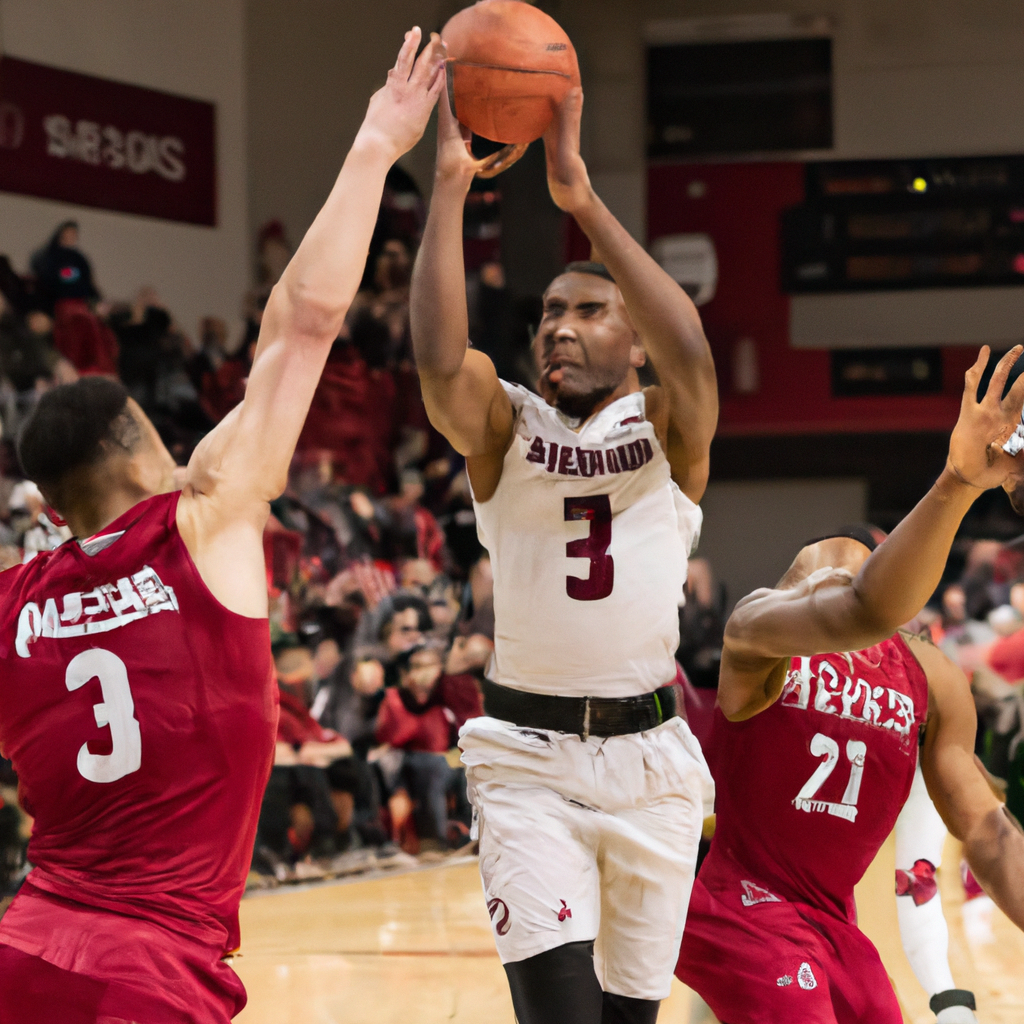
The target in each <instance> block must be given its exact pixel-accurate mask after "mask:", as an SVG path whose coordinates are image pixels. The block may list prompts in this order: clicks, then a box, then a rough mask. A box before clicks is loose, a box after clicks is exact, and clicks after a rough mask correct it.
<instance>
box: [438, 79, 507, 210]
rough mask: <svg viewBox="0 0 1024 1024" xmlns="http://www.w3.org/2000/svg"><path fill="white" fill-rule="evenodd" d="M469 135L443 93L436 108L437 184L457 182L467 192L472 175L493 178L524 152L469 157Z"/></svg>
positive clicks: (470, 140) (505, 149) (470, 153)
mask: <svg viewBox="0 0 1024 1024" xmlns="http://www.w3.org/2000/svg"><path fill="white" fill-rule="evenodd" d="M472 141H473V133H472V132H471V131H470V130H469V129H468V128H467V127H466V126H465V125H463V124H460V123H459V122H458V120H457V119H456V117H455V115H454V114H453V113H452V109H451V106H450V105H449V103H448V93H447V91H445V92H444V95H443V96H442V98H441V102H440V103H438V105H437V164H436V167H435V170H434V173H435V175H436V177H437V180H438V181H439V182H442V183H444V182H458V183H461V184H462V185H463V186H465V188H466V189H467V190H468V189H469V185H470V182H471V181H472V180H473V178H474V176H475V175H479V176H480V177H481V178H493V177H494V176H495V175H496V174H500V173H501V172H502V171H504V170H505V169H506V168H508V167H511V166H512V164H514V163H515V162H516V161H517V160H518V159H519V158H520V157H521V156H522V155H523V154H524V153H525V152H526V149H527V147H526V146H525V145H517V146H506V147H505V148H504V149H502V150H499V151H498V152H497V153H494V154H492V155H491V156H487V157H484V158H483V159H479V160H478V159H477V158H476V157H475V156H473V149H472Z"/></svg>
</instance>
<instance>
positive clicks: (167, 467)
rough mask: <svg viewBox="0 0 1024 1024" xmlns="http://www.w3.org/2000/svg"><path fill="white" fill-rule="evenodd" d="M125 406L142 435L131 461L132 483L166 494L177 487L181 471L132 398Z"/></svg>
mask: <svg viewBox="0 0 1024 1024" xmlns="http://www.w3.org/2000/svg"><path fill="white" fill-rule="evenodd" d="M128 409H129V411H130V412H131V415H132V419H134V420H135V422H136V423H137V424H138V427H139V432H140V434H141V438H140V440H139V443H138V444H137V445H136V446H135V450H134V451H133V452H132V455H131V460H130V466H131V474H132V476H133V478H134V480H135V483H136V484H137V485H138V486H139V487H141V488H142V489H143V490H144V491H146V492H147V493H148V494H167V493H168V492H170V491H173V490H176V489H177V488H178V487H180V486H181V485H182V482H183V476H184V473H183V471H182V470H181V469H180V468H179V466H178V465H177V464H176V463H175V461H174V458H173V456H172V455H171V453H170V452H169V451H168V450H167V446H166V445H165V444H164V443H163V441H162V440H161V439H160V435H159V434H158V433H157V430H156V427H154V426H153V423H152V421H151V420H150V418H149V417H148V416H147V415H146V414H145V413H144V412H143V411H142V408H141V407H140V406H139V405H138V403H137V402H136V401H135V399H133V398H129V399H128Z"/></svg>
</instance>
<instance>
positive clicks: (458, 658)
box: [444, 633, 494, 676]
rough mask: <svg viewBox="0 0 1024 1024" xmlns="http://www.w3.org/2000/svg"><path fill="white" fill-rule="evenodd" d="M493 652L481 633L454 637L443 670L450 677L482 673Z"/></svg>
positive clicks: (490, 644)
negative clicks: (467, 673) (468, 673)
mask: <svg viewBox="0 0 1024 1024" xmlns="http://www.w3.org/2000/svg"><path fill="white" fill-rule="evenodd" d="M493 652H494V644H493V643H492V642H491V641H490V640H489V639H488V638H487V637H485V636H484V635H483V634H482V633H474V634H473V635H472V636H460V637H456V638H455V641H454V642H453V643H452V649H451V650H450V651H449V652H448V660H447V661H446V662H445V666H444V670H445V672H447V673H448V675H450V676H458V675H462V674H463V673H465V672H479V671H482V670H483V669H485V668H486V667H487V662H488V661H490V659H491V654H492V653H493Z"/></svg>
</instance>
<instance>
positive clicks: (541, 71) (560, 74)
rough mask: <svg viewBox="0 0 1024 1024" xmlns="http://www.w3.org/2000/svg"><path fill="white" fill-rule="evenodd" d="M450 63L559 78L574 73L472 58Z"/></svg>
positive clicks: (465, 66) (450, 61) (459, 65)
mask: <svg viewBox="0 0 1024 1024" xmlns="http://www.w3.org/2000/svg"><path fill="white" fill-rule="evenodd" d="M448 63H449V64H450V65H453V66H456V65H457V66H458V67H462V68H486V69H487V70H488V71H514V72H516V73H517V74H520V75H557V76H558V77H559V78H568V79H570V80H571V79H572V75H567V74H566V73H565V72H564V71H554V70H548V69H545V68H510V67H505V66H504V65H503V64H477V63H476V62H474V61H471V60H457V59H452V60H449V61H448Z"/></svg>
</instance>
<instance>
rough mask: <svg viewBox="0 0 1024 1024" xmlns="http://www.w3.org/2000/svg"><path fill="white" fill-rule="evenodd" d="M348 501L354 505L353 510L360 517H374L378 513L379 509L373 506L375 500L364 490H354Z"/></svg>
mask: <svg viewBox="0 0 1024 1024" xmlns="http://www.w3.org/2000/svg"><path fill="white" fill-rule="evenodd" d="M348 502H349V505H350V506H351V507H352V511H353V512H355V514H356V515H357V516H359V518H360V519H373V517H374V516H375V515H376V514H377V510H376V509H375V508H374V507H373V502H372V501H370V499H369V498H368V497H367V496H366V494H364V493H363V492H362V491H353V492H352V494H351V495H350V496H349V499H348Z"/></svg>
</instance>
